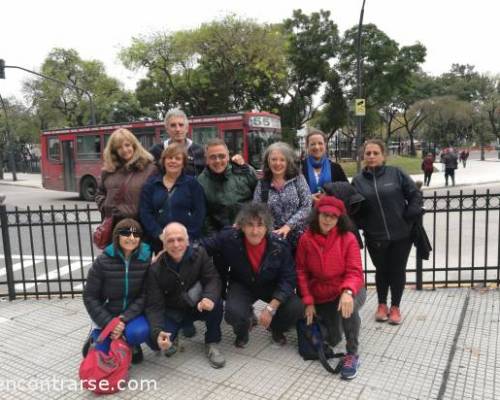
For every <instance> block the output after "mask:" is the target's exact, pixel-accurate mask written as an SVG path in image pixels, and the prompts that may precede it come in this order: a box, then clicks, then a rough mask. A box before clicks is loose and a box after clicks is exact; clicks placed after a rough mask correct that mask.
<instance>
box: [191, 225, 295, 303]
mask: <svg viewBox="0 0 500 400" xmlns="http://www.w3.org/2000/svg"><path fill="white" fill-rule="evenodd" d="M200 244H201V245H202V246H204V247H205V249H206V250H207V253H208V254H209V255H214V254H217V253H218V254H220V255H221V258H222V259H223V260H224V264H225V273H226V274H227V279H228V280H229V284H231V282H233V281H234V282H238V283H240V284H241V285H243V286H245V287H247V288H248V289H250V290H251V291H252V293H253V294H254V296H255V297H256V298H258V299H260V300H263V301H266V302H269V301H271V300H272V299H277V300H279V301H280V302H281V303H283V302H285V301H286V300H287V299H288V297H289V296H290V295H292V294H293V293H294V292H295V287H296V285H297V279H296V273H295V263H294V260H293V257H292V253H291V250H290V247H289V245H288V243H287V242H286V241H284V240H282V239H280V238H279V237H277V236H276V235H273V234H268V235H267V247H266V250H265V253H264V256H263V258H262V263H261V265H260V270H259V272H258V273H257V274H255V273H254V272H253V269H252V266H251V265H250V261H249V259H248V256H247V251H246V249H245V243H244V237H243V232H242V231H241V230H239V229H236V228H228V229H224V230H222V231H221V232H219V233H218V234H216V235H214V236H211V237H209V238H203V239H202V240H201V241H200ZM224 278H226V277H224Z"/></svg>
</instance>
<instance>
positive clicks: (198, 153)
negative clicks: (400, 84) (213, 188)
mask: <svg viewBox="0 0 500 400" xmlns="http://www.w3.org/2000/svg"><path fill="white" fill-rule="evenodd" d="M186 140H189V142H190V143H191V144H190V145H189V147H188V149H187V155H188V159H187V165H186V167H185V168H184V173H185V174H186V175H192V176H198V175H199V174H201V172H202V171H203V169H204V168H205V150H203V146H201V145H199V144H197V143H193V142H191V139H186ZM165 148H166V145H165V142H163V143H158V144H155V145H153V146H152V147H151V148H150V149H149V152H150V153H151V154H152V155H153V157H154V158H155V160H156V163H158V162H159V161H160V157H161V153H163V150H165ZM158 167H159V168H160V170H163V168H162V167H163V166H162V165H158Z"/></svg>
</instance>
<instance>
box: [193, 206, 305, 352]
mask: <svg viewBox="0 0 500 400" xmlns="http://www.w3.org/2000/svg"><path fill="white" fill-rule="evenodd" d="M236 225H237V226H238V228H230V229H226V230H223V231H222V232H220V233H219V234H217V235H216V236H213V237H211V238H208V239H203V240H202V241H201V244H202V245H203V246H205V248H206V249H207V251H208V253H209V254H214V253H219V254H220V255H221V257H222V259H223V260H224V262H225V266H226V273H227V279H228V282H229V285H228V289H227V294H226V306H225V320H226V322H227V323H228V324H229V325H231V326H232V327H233V330H234V333H235V335H236V339H235V342H234V344H235V346H236V347H244V346H245V345H246V344H247V343H248V340H249V330H250V328H251V326H252V315H253V311H252V310H253V308H252V306H253V304H254V303H255V302H256V301H257V300H261V301H264V302H265V303H266V305H265V307H264V309H263V310H262V312H261V313H260V315H259V317H258V323H259V324H260V325H262V326H263V327H264V328H266V329H269V330H270V331H271V332H272V337H273V340H274V341H275V342H277V343H279V344H282V345H283V344H285V343H286V338H285V336H284V334H283V333H284V332H285V331H287V330H288V329H289V328H290V327H292V326H293V325H295V323H296V322H297V320H298V319H299V318H300V317H302V316H303V315H304V308H303V305H302V302H301V301H300V299H299V298H298V297H297V295H296V294H295V287H296V274H295V264H294V261H293V257H292V253H291V250H290V248H289V246H288V243H287V242H285V241H284V240H282V239H280V238H279V237H278V236H276V235H274V234H272V232H271V231H272V227H273V223H272V217H271V213H270V212H269V209H268V208H267V205H265V204H262V203H247V204H245V205H244V206H243V207H242V208H241V210H240V212H239V213H238V215H237V216H236Z"/></svg>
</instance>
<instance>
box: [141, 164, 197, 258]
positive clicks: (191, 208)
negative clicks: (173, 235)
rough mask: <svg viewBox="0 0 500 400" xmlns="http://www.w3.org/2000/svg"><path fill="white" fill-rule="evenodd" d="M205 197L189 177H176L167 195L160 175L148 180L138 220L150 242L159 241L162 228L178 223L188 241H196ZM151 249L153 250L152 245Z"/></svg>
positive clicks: (183, 175) (194, 181)
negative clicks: (187, 236) (186, 232)
mask: <svg viewBox="0 0 500 400" xmlns="http://www.w3.org/2000/svg"><path fill="white" fill-rule="evenodd" d="M205 213H206V208H205V194H204V192H203V188H202V187H201V185H200V184H199V183H198V181H197V180H196V179H195V178H194V177H192V176H189V175H185V174H182V175H181V176H179V178H178V179H177V181H176V182H175V185H174V186H173V188H172V190H171V191H170V193H169V192H168V191H167V189H166V188H165V186H164V185H163V175H156V176H154V177H152V178H150V179H149V180H148V181H147V182H146V184H145V185H144V186H143V188H142V193H141V202H140V204H139V217H140V220H141V224H142V226H143V227H144V230H145V231H146V233H147V234H148V236H150V239H153V240H155V241H156V242H159V239H158V236H159V235H160V233H161V232H162V231H163V228H164V227H165V225H167V224H168V223H170V222H180V223H181V224H183V225H184V226H185V227H186V228H187V230H188V234H189V237H190V239H197V238H199V237H200V235H201V229H202V227H203V222H204V220H205ZM155 241H153V247H154V248H155V251H157V250H158V249H157V248H156V247H157V246H155V244H156V245H157V244H158V243H155Z"/></svg>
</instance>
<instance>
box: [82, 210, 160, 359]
mask: <svg viewBox="0 0 500 400" xmlns="http://www.w3.org/2000/svg"><path fill="white" fill-rule="evenodd" d="M142 235H143V232H142V228H141V225H140V224H139V222H137V221H136V220H134V219H131V218H126V219H123V220H121V221H120V222H118V223H117V224H116V226H115V228H114V229H113V242H112V243H111V244H110V245H108V246H107V247H106V248H105V249H104V251H103V253H102V254H101V255H99V256H98V257H97V258H96V260H95V261H94V263H93V265H92V267H91V268H90V270H89V273H88V276H87V282H86V284H85V289H84V290H83V302H84V304H85V308H86V309H87V312H88V313H89V315H90V318H91V319H92V322H93V324H92V326H93V328H94V329H93V330H92V332H91V334H90V337H89V339H88V340H87V342H86V343H85V346H84V349H83V355H84V356H86V354H87V351H88V348H89V345H90V343H91V342H92V341H94V342H95V341H96V340H97V338H98V337H99V334H100V333H101V330H102V329H103V328H104V327H105V326H106V325H107V324H108V323H109V322H110V321H111V320H112V319H113V318H114V317H117V316H119V317H120V319H121V322H120V324H118V326H117V327H116V328H115V329H114V330H113V332H112V333H111V335H110V337H109V338H107V339H106V340H105V341H103V342H102V343H100V344H97V345H96V349H98V350H101V351H103V352H106V353H107V352H108V350H109V345H110V343H111V339H118V338H120V337H122V336H123V337H124V339H125V340H126V342H127V343H128V344H129V346H131V347H132V363H139V362H141V361H142V359H143V355H142V350H141V346H140V344H141V343H144V342H147V341H148V340H149V325H148V322H147V320H146V318H145V317H144V315H143V311H144V301H145V293H144V288H145V286H144V283H145V278H146V273H147V270H148V267H149V265H150V259H151V250H150V247H149V245H148V244H146V243H143V242H141V238H142Z"/></svg>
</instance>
